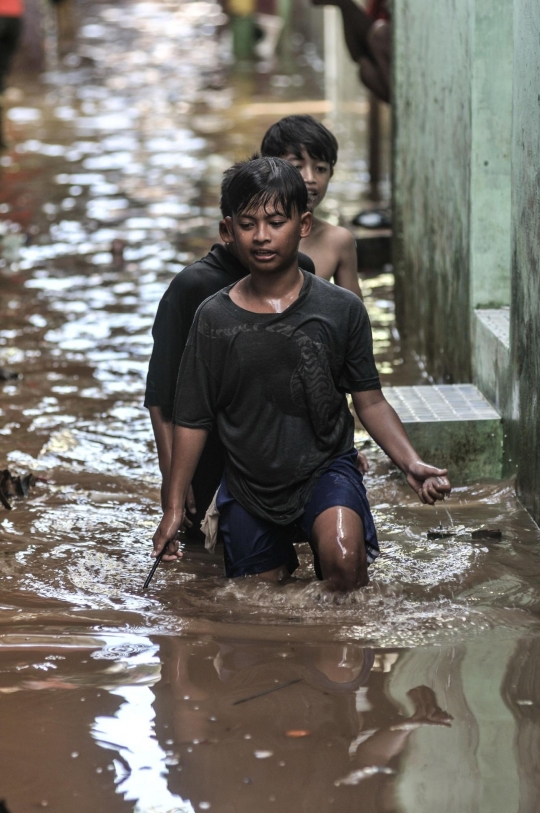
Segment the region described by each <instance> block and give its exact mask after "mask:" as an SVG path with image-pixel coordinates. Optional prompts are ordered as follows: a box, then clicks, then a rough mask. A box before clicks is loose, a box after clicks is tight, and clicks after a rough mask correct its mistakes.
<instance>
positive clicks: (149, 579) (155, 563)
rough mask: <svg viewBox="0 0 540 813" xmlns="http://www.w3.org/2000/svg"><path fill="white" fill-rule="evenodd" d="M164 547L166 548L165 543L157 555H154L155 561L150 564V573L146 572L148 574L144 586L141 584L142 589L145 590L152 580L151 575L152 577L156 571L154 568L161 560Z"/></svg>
mask: <svg viewBox="0 0 540 813" xmlns="http://www.w3.org/2000/svg"><path fill="white" fill-rule="evenodd" d="M166 548H167V545H166V544H165V545H164V546H163V547H162V549H161V550H160V552H159V553H158V555H157V556H156V561H155V562H154V564H153V565H152V570H151V571H150V573H149V574H148V576H147V578H146V581H145V583H144V586H143V590H146V588H147V587H148V585H149V584H150V582H151V581H152V577H153V575H154V573H155V572H156V570H157V569H158V565H159V563H160V562H161V560H162V558H163V554H164V553H165V550H166Z"/></svg>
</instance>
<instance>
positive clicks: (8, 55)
mask: <svg viewBox="0 0 540 813" xmlns="http://www.w3.org/2000/svg"><path fill="white" fill-rule="evenodd" d="M21 31H22V17H2V16H0V149H5V148H6V146H7V144H6V140H5V136H4V121H3V118H4V99H3V95H4V91H5V89H6V82H7V77H8V74H9V71H10V69H11V63H12V62H13V57H14V55H15V51H16V50H17V46H18V44H19V40H20V37H21Z"/></svg>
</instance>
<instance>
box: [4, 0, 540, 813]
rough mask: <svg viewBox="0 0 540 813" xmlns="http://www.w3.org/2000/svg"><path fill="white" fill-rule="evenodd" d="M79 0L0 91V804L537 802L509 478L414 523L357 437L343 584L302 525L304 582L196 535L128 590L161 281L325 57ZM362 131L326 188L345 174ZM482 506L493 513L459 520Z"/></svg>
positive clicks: (426, 512)
mask: <svg viewBox="0 0 540 813" xmlns="http://www.w3.org/2000/svg"><path fill="white" fill-rule="evenodd" d="M82 8H83V13H84V20H83V26H82V28H81V32H80V37H79V42H78V47H77V53H76V54H72V55H71V56H70V57H68V59H67V62H66V64H64V65H63V66H62V67H61V69H60V68H58V69H55V70H51V71H50V72H49V73H48V74H46V75H45V76H44V77H43V79H42V81H41V82H40V83H37V82H36V83H34V84H32V83H28V82H27V83H26V84H25V83H22V82H16V83H15V84H16V86H17V89H16V90H13V89H12V90H11V91H10V96H9V99H10V107H11V109H10V112H9V119H8V122H9V126H10V135H11V137H12V138H14V139H15V140H16V144H17V146H16V147H15V148H13V149H12V150H11V151H10V152H8V153H4V154H3V157H2V158H1V159H0V171H1V183H2V203H1V208H0V211H1V213H2V218H3V221H2V222H3V228H4V231H5V239H4V260H3V261H2V264H1V268H0V273H1V277H0V279H1V293H2V302H1V315H0V319H1V322H0V365H1V366H4V367H6V366H9V367H11V368H13V369H15V370H17V371H18V372H19V373H21V374H22V375H23V378H21V379H19V380H13V381H8V382H6V383H4V384H3V394H2V401H1V412H0V416H1V426H0V461H2V462H5V464H7V465H8V466H9V467H10V469H12V470H13V471H17V470H18V471H24V470H27V469H32V470H33V471H34V472H36V473H37V474H39V475H41V477H42V478H44V479H43V480H41V481H39V482H38V483H37V484H36V486H35V487H34V488H33V489H32V491H31V493H30V496H29V498H28V499H26V500H23V499H19V500H14V507H13V510H12V511H7V510H6V509H4V508H1V507H0V539H1V551H0V573H1V582H0V611H1V612H0V624H1V629H0V716H1V742H0V799H4V800H5V805H6V808H7V809H8V810H9V811H10V813H31V811H34V810H38V809H40V808H48V809H50V810H51V811H59V813H71V811H73V812H75V811H76V812H77V813H96V811H99V813H116V811H119V812H120V811H136V813H173V811H176V812H177V813H178V812H179V811H182V813H194V811H199V810H211V811H215V813H267V811H273V810H276V811H280V813H293V811H294V812H295V813H296V811H306V813H307V812H308V811H309V813H312V811H317V813H330V811H339V812H340V813H353V811H354V812H355V813H357V812H358V811H363V812H364V813H367V812H368V811H380V812H381V813H382V811H386V812H388V811H395V812H396V813H398V811H399V813H402V812H403V813H433V811H437V813H469V812H470V813H477V811H482V813H484V811H485V813H511V812H513V811H516V813H517V811H519V813H534V811H537V810H538V806H539V801H538V780H539V775H538V764H539V756H540V724H539V721H540V682H539V680H538V667H537V663H538V660H537V658H538V656H539V654H540V634H539V633H540V624H539V620H540V591H539V587H540V558H539V555H538V542H539V541H540V534H539V531H538V529H537V527H536V526H535V525H534V524H533V523H532V521H531V520H530V519H529V517H528V515H527V514H526V513H525V512H524V510H523V509H522V508H521V506H520V505H519V503H518V502H517V501H516V498H515V496H514V492H513V488H512V484H511V483H505V482H502V483H494V482H491V483H480V484H476V485H472V486H468V487H460V488H456V489H455V491H454V493H453V495H452V498H451V500H450V501H449V502H448V504H447V507H448V511H449V513H450V517H451V521H452V522H453V523H454V531H455V534H454V536H452V537H449V538H444V539H438V540H428V538H427V536H426V531H427V530H428V529H429V528H430V527H432V526H433V525H437V524H438V523H439V522H443V524H448V521H449V520H448V517H447V514H446V513H445V511H444V509H442V508H437V509H436V510H434V509H433V508H430V507H427V506H422V505H420V504H419V503H417V502H416V501H415V499H414V495H413V494H412V493H411V492H410V491H408V490H407V487H406V486H405V485H404V483H403V481H402V479H401V478H400V476H398V474H397V472H396V471H394V470H393V469H392V468H391V467H390V466H389V464H388V463H387V462H386V461H385V459H384V458H383V457H382V456H381V455H380V454H379V453H378V452H377V451H376V450H375V449H373V448H372V447H369V446H368V447H367V453H368V456H369V457H370V458H371V461H372V469H371V473H370V474H369V476H368V478H367V482H368V488H369V495H370V499H371V503H372V506H373V510H374V513H375V516H376V520H377V523H378V527H379V531H380V541H381V547H382V550H383V555H382V556H381V558H380V560H379V561H378V562H377V563H376V565H375V566H374V567H373V572H372V582H371V584H370V586H369V587H368V588H367V589H365V590H362V591H359V592H357V593H353V594H351V595H349V596H347V597H346V598H341V599H337V598H335V597H334V598H332V597H331V596H329V595H328V594H326V593H325V592H324V590H323V589H321V587H320V584H319V583H317V581H316V580H315V579H314V574H313V570H312V566H311V560H310V556H309V555H308V553H307V551H302V552H301V556H300V558H301V561H302V566H301V572H300V579H299V581H297V582H296V583H294V584H290V585H288V586H286V587H275V586H270V585H261V584H256V583H253V582H251V581H249V580H246V581H235V582H226V581H225V580H224V579H223V578H222V571H221V564H220V561H219V557H211V556H209V555H206V554H205V553H204V552H202V551H196V550H191V551H188V552H187V554H186V557H185V559H184V560H183V561H182V562H180V563H178V564H177V565H176V564H175V565H173V566H167V567H161V568H160V569H159V570H158V573H157V574H156V577H155V581H154V582H153V585H152V588H151V590H149V591H148V592H145V593H143V592H142V590H141V585H142V582H143V580H144V576H145V575H146V573H147V571H148V568H149V566H150V563H151V560H150V558H149V550H150V538H151V535H152V532H153V530H154V528H155V526H156V523H157V521H158V517H159V508H158V485H159V481H158V469H157V462H156V455H155V450H154V446H153V443H152V437H151V431H150V425H149V421H148V417H147V414H146V412H145V410H144V409H143V407H142V396H143V390H144V381H145V373H146V366H147V361H148V357H149V352H150V348H151V337H150V328H151V325H152V321H153V316H154V313H155V310H156V306H157V303H158V301H159V298H160V297H161V295H162V293H163V291H164V290H165V288H166V286H167V284H168V282H169V281H170V279H172V276H173V275H174V274H176V273H178V272H180V271H181V269H182V267H183V266H184V265H185V264H186V263H188V262H189V261H190V260H191V259H192V258H194V257H196V256H198V255H200V254H201V253H202V252H203V251H204V250H205V249H206V248H207V247H208V246H209V245H210V244H211V242H212V240H213V238H214V235H215V233H216V222H217V219H218V208H217V197H218V187H219V182H220V175H221V172H222V170H223V169H224V168H225V167H227V166H228V165H229V164H230V163H231V162H232V161H233V160H235V159H236V158H238V157H240V156H242V155H245V154H246V153H248V152H249V151H251V150H252V149H254V148H255V147H256V146H257V144H258V142H259V139H260V136H261V134H262V133H263V131H264V129H265V128H266V127H267V126H268V124H269V123H271V121H272V120H274V119H275V118H276V117H278V116H279V115H282V114H283V113H287V112H291V111H293V110H298V109H302V110H306V111H308V110H310V109H311V108H313V110H314V111H316V110H317V109H320V107H317V105H318V104H319V103H320V99H321V98H322V79H321V73H320V69H321V62H320V60H319V58H318V57H317V53H316V50H315V49H314V47H313V45H312V44H311V43H310V42H308V41H307V40H302V37H301V36H298V35H297V36H295V37H293V38H292V40H291V45H290V49H289V56H288V58H287V59H286V60H285V61H284V63H283V65H282V64H280V63H278V64H277V66H276V67H274V68H273V69H271V70H267V69H266V68H265V66H264V65H262V66H259V69H258V70H255V69H253V68H252V69H249V70H242V69H241V67H240V68H239V67H233V66H231V65H230V64H229V59H228V49H227V40H226V37H223V36H222V37H221V38H220V37H218V36H217V35H216V31H219V30H220V28H221V26H222V22H223V20H222V17H221V12H220V9H219V7H218V6H217V5H213V4H210V3H199V2H191V3H188V2H185V3H176V2H175V3H172V2H165V1H164V2H157V0H149V2H145V3H138V4H137V3H128V2H126V3H122V4H116V5H106V4H102V5H99V4H92V3H88V4H87V5H86V6H83V7H82ZM360 141H361V130H360V129H359V145H360ZM360 146H361V145H360ZM360 146H359V152H358V154H357V156H356V158H355V159H354V156H355V152H354V150H352V149H351V148H350V145H349V148H348V149H347V150H346V151H345V152H346V155H348V156H353V159H354V160H353V159H350V160H349V159H347V160H346V161H345V163H342V165H341V166H340V167H339V168H338V172H337V174H336V177H335V179H334V181H333V187H332V189H331V192H330V203H329V208H330V209H332V207H333V208H334V210H338V209H339V208H340V207H341V206H343V207H344V208H346V207H347V206H349V208H350V206H351V201H353V202H354V200H355V196H357V194H358V190H359V189H360V188H361V186H362V184H363V183H365V165H364V163H363V162H362V160H361V155H362V152H361V151H360ZM330 214H332V211H330ZM22 235H26V238H25V239H26V242H25V243H24V244H23V243H22V239H21V236H22ZM115 239H116V240H122V241H124V243H125V249H124V261H122V260H121V258H120V257H119V256H118V254H117V255H116V256H113V255H112V254H111V245H112V241H113V240H115ZM364 290H365V292H366V302H367V305H368V308H369V311H370V315H371V317H372V321H373V326H374V336H375V348H376V354H377V359H378V362H379V365H380V368H381V371H382V374H383V380H384V381H385V383H390V382H392V381H394V382H401V383H415V382H417V381H421V380H422V371H421V370H420V368H419V367H418V366H417V365H416V363H415V362H414V359H412V358H411V357H409V356H408V355H407V353H406V350H405V349H404V348H402V347H400V344H399V338H398V336H397V334H396V332H395V329H394V320H393V319H394V318H393V303H392V276H391V274H390V273H388V272H387V273H384V274H381V275H379V276H373V277H371V278H370V279H369V280H366V281H365V282H364ZM360 440H361V438H360ZM434 462H435V461H434ZM437 462H438V461H437ZM486 523H489V524H492V525H496V526H498V527H500V528H501V530H502V532H503V537H502V539H501V540H484V541H473V540H472V539H471V536H470V532H471V530H472V529H474V528H478V527H479V526H481V525H484V524H486Z"/></svg>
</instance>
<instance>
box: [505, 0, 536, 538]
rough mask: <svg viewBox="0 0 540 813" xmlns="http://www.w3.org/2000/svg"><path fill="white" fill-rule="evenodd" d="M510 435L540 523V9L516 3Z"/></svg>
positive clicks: (527, 498) (524, 490) (523, 488)
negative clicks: (512, 380) (512, 375)
mask: <svg viewBox="0 0 540 813" xmlns="http://www.w3.org/2000/svg"><path fill="white" fill-rule="evenodd" d="M514 36H515V44H516V47H515V58H514V59H515V61H514V120H513V151H512V167H513V201H512V209H513V215H512V227H513V234H512V248H513V250H512V304H511V308H510V322H511V332H510V347H511V357H512V366H513V374H514V381H515V384H514V393H513V404H512V416H513V422H512V423H513V425H512V426H511V430H513V431H512V435H513V436H514V438H515V448H516V453H517V457H518V493H519V495H520V497H521V498H522V500H523V502H524V504H525V506H526V507H527V508H528V509H529V511H531V513H532V515H533V517H534V518H535V519H536V521H537V522H539V521H540V401H539V393H540V95H539V94H540V81H539V77H540V4H539V3H538V0H514Z"/></svg>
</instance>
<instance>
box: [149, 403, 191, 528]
mask: <svg viewBox="0 0 540 813" xmlns="http://www.w3.org/2000/svg"><path fill="white" fill-rule="evenodd" d="M148 411H149V413H150V420H151V421H152V429H153V430H154V438H155V441H156V447H157V453H158V462H159V470H160V472H161V508H162V509H163V511H165V508H166V505H167V495H168V493H169V481H170V474H171V457H172V444H173V422H172V420H171V419H170V418H169V419H167V418H164V417H163V412H162V410H161V407H158V406H151V407H148ZM186 508H187V510H188V511H189V512H190V514H195V512H196V511H197V505H196V502H195V495H194V493H193V488H192V487H191V485H190V487H189V489H188V494H187V498H186ZM186 523H187V524H188V525H189V526H191V522H190V521H189V520H188V519H186Z"/></svg>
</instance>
